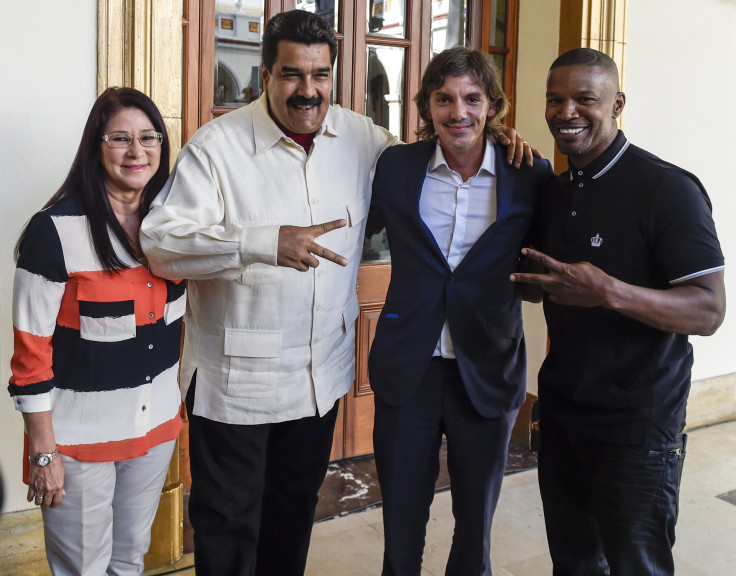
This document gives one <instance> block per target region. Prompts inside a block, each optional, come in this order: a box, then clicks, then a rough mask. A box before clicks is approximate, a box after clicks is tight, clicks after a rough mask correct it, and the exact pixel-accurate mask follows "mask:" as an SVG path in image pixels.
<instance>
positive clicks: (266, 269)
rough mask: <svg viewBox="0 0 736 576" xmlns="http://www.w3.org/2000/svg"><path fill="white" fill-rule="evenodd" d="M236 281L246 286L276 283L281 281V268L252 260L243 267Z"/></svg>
mask: <svg viewBox="0 0 736 576" xmlns="http://www.w3.org/2000/svg"><path fill="white" fill-rule="evenodd" d="M237 281H238V283H240V284H244V285H246V286H256V285H260V284H277V283H279V282H280V281H281V269H280V268H279V267H278V266H271V265H270V264H263V263H261V262H254V263H253V264H249V265H248V266H246V267H245V270H244V271H243V273H242V274H241V275H240V276H238V278H237Z"/></svg>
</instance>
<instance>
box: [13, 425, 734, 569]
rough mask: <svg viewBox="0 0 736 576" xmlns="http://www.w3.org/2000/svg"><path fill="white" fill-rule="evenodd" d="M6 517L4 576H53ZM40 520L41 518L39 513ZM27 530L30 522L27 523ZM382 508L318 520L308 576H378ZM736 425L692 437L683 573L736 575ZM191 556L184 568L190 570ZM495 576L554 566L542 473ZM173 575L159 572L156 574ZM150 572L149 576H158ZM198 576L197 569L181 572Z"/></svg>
mask: <svg viewBox="0 0 736 576" xmlns="http://www.w3.org/2000/svg"><path fill="white" fill-rule="evenodd" d="M450 505H451V503H450V494H449V492H440V493H438V494H437V496H436V497H435V502H434V504H433V506H432V513H431V518H430V521H429V525H428V529H427V545H426V550H425V558H424V568H423V570H422V576H442V575H444V566H445V561H446V559H447V554H448V550H449V545H450V538H451V531H452V524H453V523H452V513H451V511H450ZM36 512H37V511H31V512H29V513H25V512H24V513H18V514H10V515H7V516H5V517H0V576H48V574H49V571H48V567H47V566H46V564H45V562H44V559H43V556H42V553H41V549H42V546H43V537H42V534H41V531H40V527H39V526H38V525H37V526H36V528H35V529H34V530H32V531H30V532H29V531H24V532H19V531H18V530H16V529H14V527H15V528H17V525H18V524H14V522H13V517H16V518H18V519H21V518H26V519H27V518H28V517H29V516H33V514H34V513H36ZM36 515H37V516H39V515H38V514H36ZM21 524H23V525H24V526H28V524H29V523H28V522H27V521H26V522H25V523H21ZM381 530H382V528H381V510H380V508H379V507H375V508H372V509H369V510H366V511H363V512H356V513H354V514H349V515H346V516H343V517H341V518H337V519H332V520H326V521H324V522H320V523H317V524H316V525H315V527H314V532H313V534H312V545H311V549H310V554H309V560H308V564H307V572H306V574H307V576H376V575H378V574H380V568H381V555H382V548H383V544H382V536H381ZM734 534H736V421H733V422H727V423H723V424H718V425H715V426H710V427H706V428H699V429H697V430H695V431H693V432H691V433H690V437H689V441H688V455H687V459H686V460H685V471H684V474H683V481H682V489H681V494H680V519H679V522H678V526H677V543H676V544H675V561H676V566H677V574H678V575H680V576H729V575H731V574H736V539H734ZM19 548H26V549H27V550H28V552H29V553H34V552H35V554H33V555H34V556H35V557H36V558H37V559H38V560H39V561H37V562H34V563H32V564H28V563H26V564H24V565H23V566H19V565H17V564H14V563H12V562H10V561H9V557H10V556H12V555H15V556H17V555H18V551H19ZM191 562H192V559H191V555H187V556H186V557H185V558H184V559H183V560H182V561H181V562H179V563H178V566H179V567H184V566H191ZM492 562H493V570H494V572H493V573H494V575H495V576H549V575H550V574H551V563H550V559H549V554H548V551H547V544H546V540H545V536H544V523H543V519H542V507H541V501H540V498H539V491H538V489H537V472H536V470H529V471H525V472H519V473H516V474H512V475H509V476H506V478H505V479H504V485H503V488H502V491H501V499H500V502H499V505H498V511H497V512H496V517H495V522H494V532H493V543H492ZM163 573H169V574H172V573H174V572H172V571H171V570H157V571H156V572H155V574H163ZM153 574H154V572H147V573H146V576H153ZM175 575H176V576H194V569H193V568H184V569H182V570H179V571H178V572H175Z"/></svg>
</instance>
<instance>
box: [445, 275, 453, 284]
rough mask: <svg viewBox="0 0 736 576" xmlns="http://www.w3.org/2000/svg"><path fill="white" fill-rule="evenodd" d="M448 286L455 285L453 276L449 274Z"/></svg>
mask: <svg viewBox="0 0 736 576" xmlns="http://www.w3.org/2000/svg"><path fill="white" fill-rule="evenodd" d="M447 283H448V284H454V283H455V276H453V275H452V274H450V277H449V278H448V279H447Z"/></svg>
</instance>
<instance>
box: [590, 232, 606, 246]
mask: <svg viewBox="0 0 736 576" xmlns="http://www.w3.org/2000/svg"><path fill="white" fill-rule="evenodd" d="M601 244H603V238H601V235H600V234H596V235H595V236H593V237H592V238H591V239H590V245H591V246H593V248H599V247H600V245H601Z"/></svg>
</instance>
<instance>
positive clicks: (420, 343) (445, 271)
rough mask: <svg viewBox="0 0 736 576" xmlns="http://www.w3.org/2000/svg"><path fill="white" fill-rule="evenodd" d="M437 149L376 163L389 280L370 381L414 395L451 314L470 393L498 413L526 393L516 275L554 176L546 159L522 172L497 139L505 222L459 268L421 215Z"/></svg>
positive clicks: (387, 393)
mask: <svg viewBox="0 0 736 576" xmlns="http://www.w3.org/2000/svg"><path fill="white" fill-rule="evenodd" d="M434 148H435V142H434V141H431V142H417V143H414V144H406V145H398V146H393V147H391V148H389V149H387V150H386V151H385V152H384V153H383V154H382V155H381V157H380V159H379V160H378V164H377V167H376V174H375V177H374V180H373V198H372V201H371V210H370V215H369V219H368V224H367V231H368V233H369V234H371V233H376V232H378V231H379V230H380V229H381V228H383V227H384V226H385V228H386V237H387V241H388V247H389V250H390V252H391V283H390V285H389V288H388V294H387V296H386V303H385V305H384V307H383V311H382V312H381V316H380V318H379V320H378V325H377V328H376V335H375V339H374V340H373V344H372V348H371V351H370V356H369V372H370V383H371V387H372V388H373V391H374V393H375V394H377V395H378V397H379V398H381V399H382V400H383V401H385V402H388V403H389V404H392V405H399V404H401V403H402V402H403V401H404V400H406V399H407V398H408V397H409V396H410V395H412V394H413V393H414V392H415V391H416V389H417V387H418V386H419V384H420V382H421V381H422V379H423V377H424V375H425V372H426V371H427V369H428V367H429V365H430V360H431V358H432V354H433V352H434V349H435V346H436V345H437V341H438V340H439V337H440V333H441V331H442V327H443V325H444V323H445V320H447V321H448V322H449V327H450V335H451V337H452V342H453V345H454V347H455V355H456V357H457V362H458V367H459V369H460V373H461V375H462V379H463V383H464V385H465V387H466V390H467V392H468V396H469V397H470V399H471V401H472V403H473V405H474V407H475V409H476V410H477V411H478V412H479V413H480V414H481V415H483V416H485V417H487V418H493V417H498V416H501V415H502V414H504V413H505V412H508V411H509V410H512V409H515V408H518V407H519V406H520V405H521V404H522V403H523V401H524V398H525V388H526V350H525V346H524V333H523V325H522V319H521V291H520V288H519V287H518V286H517V285H515V284H513V283H512V282H511V281H510V280H509V275H510V274H512V273H513V272H515V271H517V266H518V260H519V256H520V250H521V248H522V247H523V246H525V242H526V239H527V236H528V235H529V232H530V229H531V226H532V221H533V217H534V210H535V205H536V199H537V194H538V193H539V192H541V191H542V190H543V189H544V187H545V185H546V184H547V182H548V181H549V179H550V178H552V177H553V176H554V173H553V171H552V167H551V166H550V163H549V162H548V161H547V160H544V161H535V162H534V167H533V168H530V167H528V166H526V165H523V166H522V167H521V169H519V170H517V169H515V168H513V167H512V166H509V165H508V164H507V163H506V151H505V149H504V148H503V147H500V146H498V145H496V146H495V154H496V156H495V160H496V173H497V185H496V191H497V220H496V222H494V223H493V224H491V225H490V226H489V227H488V228H487V229H486V230H485V232H483V234H482V235H481V236H480V238H478V240H477V241H476V243H475V244H474V245H473V247H472V248H471V249H470V251H469V252H468V253H467V254H466V256H465V258H464V259H463V260H462V261H461V262H460V264H458V266H457V267H456V268H455V270H454V271H453V270H450V267H449V265H448V263H447V260H446V259H445V257H444V256H443V254H442V252H441V250H440V249H439V247H438V246H437V242H436V241H435V239H434V236H433V235H432V233H431V231H430V230H429V228H428V227H427V225H426V224H425V223H424V222H423V221H422V219H421V217H420V215H419V197H420V195H421V191H422V186H423V184H424V179H425V176H426V173H427V166H428V164H429V161H430V158H431V156H432V152H433V151H434Z"/></svg>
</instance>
